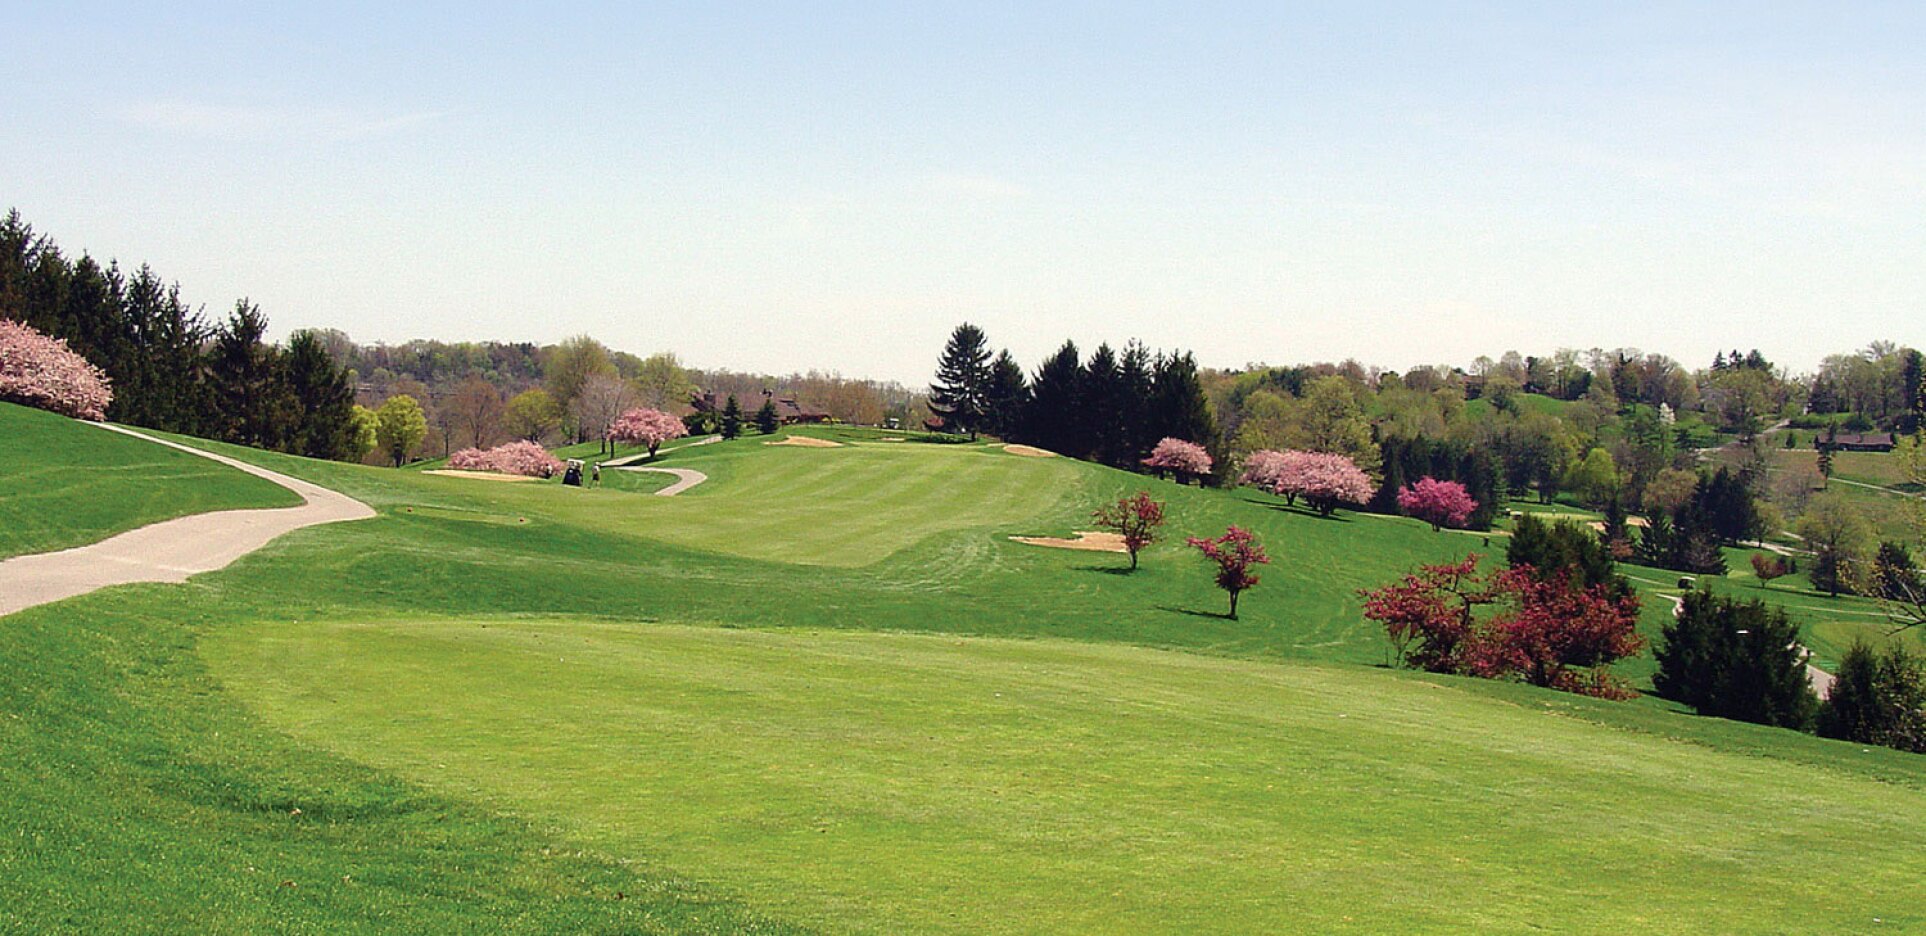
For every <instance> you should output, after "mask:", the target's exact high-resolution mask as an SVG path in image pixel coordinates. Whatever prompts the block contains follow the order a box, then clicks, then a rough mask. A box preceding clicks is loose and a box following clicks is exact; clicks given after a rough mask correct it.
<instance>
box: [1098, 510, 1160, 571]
mask: <svg viewBox="0 0 1926 936" xmlns="http://www.w3.org/2000/svg"><path fill="white" fill-rule="evenodd" d="M1096 519H1097V525H1098V526H1100V527H1102V528H1104V529H1106V530H1109V531H1111V532H1113V533H1117V534H1120V535H1122V536H1123V541H1124V549H1126V550H1128V551H1129V553H1130V568H1131V569H1132V570H1135V569H1136V568H1137V553H1138V552H1140V551H1142V550H1143V548H1144V547H1146V546H1149V545H1150V544H1151V543H1153V542H1156V540H1157V528H1158V527H1160V526H1163V525H1164V504H1163V502H1162V501H1156V500H1151V499H1150V492H1149V491H1138V492H1137V493H1135V494H1133V495H1131V496H1129V497H1126V498H1123V499H1122V500H1119V501H1117V502H1116V503H1114V504H1106V505H1104V506H1103V507H1100V508H1098V509H1097V512H1096Z"/></svg>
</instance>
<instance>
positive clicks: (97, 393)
mask: <svg viewBox="0 0 1926 936" xmlns="http://www.w3.org/2000/svg"><path fill="white" fill-rule="evenodd" d="M0 400H5V401H7V402H9V403H18V404H20V405H22V406H31V407H33V408H35V409H43V410H49V411H51V412H55V413H59V414H61V415H62V416H72V417H74V418H75V419H91V420H93V421H95V422H99V421H100V420H103V419H106V418H107V404H109V403H112V402H113V401H114V391H113V389H112V388H111V387H110V386H109V385H108V380H107V375H106V374H105V373H104V372H102V371H101V369H100V368H98V367H95V366H94V365H93V364H92V363H90V362H89V361H88V360H87V359H86V358H84V357H81V356H80V355H78V354H75V353H74V352H73V351H72V350H71V349H69V348H68V347H67V342H66V341H64V340H62V339H59V338H50V337H48V336H46V335H43V334H41V333H40V332H38V331H35V330H34V329H32V328H29V327H27V326H26V325H23V324H21V323H19V322H13V321H8V320H6V319H0Z"/></svg>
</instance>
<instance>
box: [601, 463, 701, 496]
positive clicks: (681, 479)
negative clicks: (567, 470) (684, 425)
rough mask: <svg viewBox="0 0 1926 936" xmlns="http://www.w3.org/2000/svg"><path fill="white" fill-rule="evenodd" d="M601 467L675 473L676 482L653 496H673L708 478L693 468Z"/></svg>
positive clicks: (612, 469)
mask: <svg viewBox="0 0 1926 936" xmlns="http://www.w3.org/2000/svg"><path fill="white" fill-rule="evenodd" d="M602 467H604V468H607V469H609V470H610V471H653V472H656V473H657V474H671V475H675V476H676V482H675V483H674V484H671V485H669V486H668V487H665V488H663V489H662V490H660V491H657V492H655V496H657V497H674V496H676V495H677V494H680V493H682V492H683V491H686V490H688V489H690V488H692V487H695V486H696V485H698V484H701V483H702V482H704V481H707V480H709V476H708V475H706V474H703V473H702V472H700V471H697V470H695V469H693V468H645V467H643V466H641V465H609V464H604V465H603V466H602Z"/></svg>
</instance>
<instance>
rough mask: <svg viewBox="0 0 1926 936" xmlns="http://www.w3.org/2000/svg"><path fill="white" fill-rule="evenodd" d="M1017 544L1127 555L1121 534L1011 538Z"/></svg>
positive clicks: (1092, 532) (1089, 533) (1095, 533)
mask: <svg viewBox="0 0 1926 936" xmlns="http://www.w3.org/2000/svg"><path fill="white" fill-rule="evenodd" d="M1010 538H1011V539H1013V540H1016V541H1017V542H1019V543H1027V544H1029V545H1031V546H1048V547H1050V548H1051V549H1081V550H1085V551H1087V552H1113V553H1127V552H1129V551H1130V549H1129V547H1127V546H1125V545H1124V538H1123V534H1122V533H1098V532H1095V531H1092V530H1078V531H1077V538H1076V539H1064V538H1063V537H1060V536H1012V537H1010Z"/></svg>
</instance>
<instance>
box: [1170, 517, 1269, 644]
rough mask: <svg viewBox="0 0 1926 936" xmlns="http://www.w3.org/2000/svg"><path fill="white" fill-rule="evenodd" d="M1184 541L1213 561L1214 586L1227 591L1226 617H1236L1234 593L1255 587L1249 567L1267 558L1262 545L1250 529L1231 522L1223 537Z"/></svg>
mask: <svg viewBox="0 0 1926 936" xmlns="http://www.w3.org/2000/svg"><path fill="white" fill-rule="evenodd" d="M1185 542H1186V543H1189V544H1190V545H1191V546H1193V547H1195V548H1196V549H1197V551H1198V552H1201V553H1203V554H1204V558H1206V559H1209V560H1210V561H1212V562H1215V563H1217V587H1218V588H1221V589H1223V590H1225V591H1227V592H1230V618H1231V619H1232V620H1236V619H1237V596H1238V595H1241V594H1243V593H1244V591H1245V590H1246V589H1250V588H1255V587H1257V574H1256V573H1255V572H1252V571H1251V570H1252V569H1253V568H1254V567H1256V566H1260V565H1265V564H1268V563H1269V562H1270V561H1271V557H1270V556H1268V555H1265V553H1264V544H1263V543H1260V542H1258V540H1257V537H1256V536H1254V535H1252V534H1251V531H1249V530H1246V529H1244V528H1243V527H1240V526H1238V525H1236V524H1234V523H1233V524H1231V526H1230V527H1229V529H1226V530H1225V531H1224V535H1223V536H1219V537H1216V538H1215V539H1203V538H1200V537H1196V536H1192V537H1189V538H1187V539H1186V540H1185Z"/></svg>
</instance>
